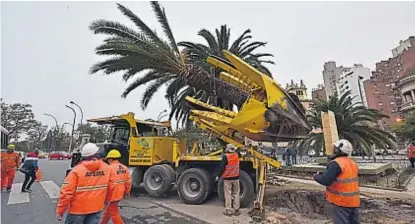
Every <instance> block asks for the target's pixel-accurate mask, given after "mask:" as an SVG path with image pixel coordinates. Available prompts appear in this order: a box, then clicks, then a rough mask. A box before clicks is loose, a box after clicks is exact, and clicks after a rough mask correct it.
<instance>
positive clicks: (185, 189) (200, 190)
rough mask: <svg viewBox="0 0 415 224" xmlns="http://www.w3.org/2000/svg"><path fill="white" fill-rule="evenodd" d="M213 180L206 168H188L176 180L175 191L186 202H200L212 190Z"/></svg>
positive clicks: (195, 203) (193, 203) (196, 203)
mask: <svg viewBox="0 0 415 224" xmlns="http://www.w3.org/2000/svg"><path fill="white" fill-rule="evenodd" d="M212 184H213V181H212V179H211V177H210V175H209V173H208V172H207V171H206V170H203V169H199V168H190V169H188V170H186V171H184V172H183V173H182V174H181V175H180V177H179V180H178V181H177V192H178V193H179V196H180V198H181V199H182V200H183V202H184V203H186V204H191V205H198V204H202V203H203V202H204V201H205V200H206V198H207V197H208V195H209V194H210V192H211V191H212Z"/></svg>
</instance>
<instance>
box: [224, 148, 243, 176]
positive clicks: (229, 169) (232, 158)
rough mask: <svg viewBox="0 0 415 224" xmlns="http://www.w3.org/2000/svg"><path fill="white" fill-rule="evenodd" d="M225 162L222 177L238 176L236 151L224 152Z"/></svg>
mask: <svg viewBox="0 0 415 224" xmlns="http://www.w3.org/2000/svg"><path fill="white" fill-rule="evenodd" d="M226 159H227V160H228V163H227V164H226V167H225V171H224V172H223V174H222V177H223V178H229V177H238V176H239V158H238V153H236V152H233V153H226Z"/></svg>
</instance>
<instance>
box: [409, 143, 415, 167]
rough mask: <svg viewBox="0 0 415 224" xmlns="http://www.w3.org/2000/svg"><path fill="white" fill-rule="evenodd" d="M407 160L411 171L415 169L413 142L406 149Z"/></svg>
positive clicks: (414, 144) (414, 147) (414, 146)
mask: <svg viewBox="0 0 415 224" xmlns="http://www.w3.org/2000/svg"><path fill="white" fill-rule="evenodd" d="M408 159H409V162H410V163H411V167H412V169H414V168H415V142H412V143H411V144H410V145H409V147H408Z"/></svg>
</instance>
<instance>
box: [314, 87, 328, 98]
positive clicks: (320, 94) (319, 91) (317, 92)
mask: <svg viewBox="0 0 415 224" xmlns="http://www.w3.org/2000/svg"><path fill="white" fill-rule="evenodd" d="M311 100H312V101H316V100H327V95H326V89H325V88H324V85H322V84H319V85H317V88H313V89H312V91H311Z"/></svg>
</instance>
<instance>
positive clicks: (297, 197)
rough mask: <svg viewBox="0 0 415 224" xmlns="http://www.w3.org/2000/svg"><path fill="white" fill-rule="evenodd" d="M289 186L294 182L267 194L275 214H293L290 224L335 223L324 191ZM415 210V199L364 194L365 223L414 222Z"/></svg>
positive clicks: (362, 217) (290, 217)
mask: <svg viewBox="0 0 415 224" xmlns="http://www.w3.org/2000/svg"><path fill="white" fill-rule="evenodd" d="M289 185H292V183H291V184H290V183H287V184H286V187H279V188H280V189H278V190H275V191H272V192H268V193H267V196H266V198H268V200H266V202H265V203H266V206H267V208H268V210H269V211H270V212H271V214H272V213H273V212H277V213H278V214H282V215H283V216H285V217H289V219H290V221H289V222H287V223H293V224H294V223H308V224H312V223H316V224H317V223H332V222H331V221H330V218H329V215H330V204H329V203H328V202H327V201H326V199H325V195H324V192H322V191H319V190H312V189H310V188H305V189H298V187H299V186H296V187H297V189H292V186H289ZM287 188H288V189H287ZM290 188H291V189H290ZM414 211H415V201H414V199H412V200H411V199H409V198H408V199H402V198H375V197H370V196H361V208H360V215H361V222H362V223H375V224H380V223H385V224H386V223H394V224H404V223H405V224H413V223H415V212H414ZM277 223H278V222H277Z"/></svg>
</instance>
